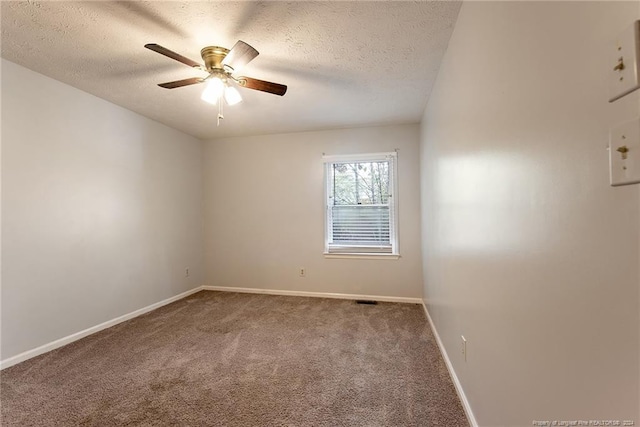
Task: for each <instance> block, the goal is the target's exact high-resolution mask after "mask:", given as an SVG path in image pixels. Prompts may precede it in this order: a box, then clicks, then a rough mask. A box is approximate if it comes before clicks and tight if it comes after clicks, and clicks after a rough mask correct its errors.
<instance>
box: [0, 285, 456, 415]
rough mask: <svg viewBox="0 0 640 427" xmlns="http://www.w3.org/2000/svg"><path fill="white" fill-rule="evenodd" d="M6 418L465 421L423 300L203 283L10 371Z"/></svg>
mask: <svg viewBox="0 0 640 427" xmlns="http://www.w3.org/2000/svg"><path fill="white" fill-rule="evenodd" d="M0 383H1V390H0V392H1V394H0V402H1V406H2V423H1V424H2V426H71V425H93V426H123V425H128V426H129V425H130V426H133V425H136V426H137V425H144V426H162V425H172V426H331V427H337V426H446V427H454V426H467V425H468V424H467V422H466V419H465V416H464V413H463V411H462V407H461V405H460V402H459V400H458V398H457V396H456V393H455V390H454V388H453V384H452V383H451V380H450V378H449V375H448V373H447V369H446V367H445V365H444V362H443V361H442V358H441V356H440V354H439V352H438V348H437V345H436V342H435V339H434V337H433V335H432V333H431V331H430V329H429V327H428V323H427V321H426V318H425V315H424V312H423V310H422V307H421V306H420V305H415V304H394V303H379V304H378V305H358V304H356V303H355V302H353V301H345V300H333V299H320V298H299V297H281V296H267V295H250V294H236V293H223V292H208V291H203V292H199V293H197V294H194V295H192V296H190V297H188V298H185V299H183V300H180V301H178V302H175V303H173V304H170V305H167V306H165V307H162V308H160V309H158V310H155V311H153V312H151V313H149V314H147V315H144V316H141V317H138V318H136V319H133V320H130V321H128V322H125V323H122V324H120V325H117V326H114V327H112V328H110V329H107V330H104V331H102V332H99V333H97V334H94V335H92V336H89V337H87V338H84V339H82V340H80V341H77V342H75V343H72V344H70V345H68V346H66V347H62V348H60V349H58V350H54V351H52V352H50V353H47V354H44V355H42V356H39V357H36V358H34V359H31V360H28V361H26V362H23V363H21V364H19V365H16V366H13V367H11V368H8V369H5V370H4V371H2V373H0Z"/></svg>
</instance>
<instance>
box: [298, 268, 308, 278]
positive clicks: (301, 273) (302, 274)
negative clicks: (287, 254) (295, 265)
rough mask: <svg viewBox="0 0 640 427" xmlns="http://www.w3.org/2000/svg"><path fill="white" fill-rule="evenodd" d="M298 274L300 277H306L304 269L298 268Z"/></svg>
mask: <svg viewBox="0 0 640 427" xmlns="http://www.w3.org/2000/svg"><path fill="white" fill-rule="evenodd" d="M299 274H300V277H305V276H306V274H307V271H306V270H305V268H304V267H300V270H299Z"/></svg>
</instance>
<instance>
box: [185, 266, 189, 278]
mask: <svg viewBox="0 0 640 427" xmlns="http://www.w3.org/2000/svg"><path fill="white" fill-rule="evenodd" d="M184 277H189V268H188V267H187V268H185V269H184Z"/></svg>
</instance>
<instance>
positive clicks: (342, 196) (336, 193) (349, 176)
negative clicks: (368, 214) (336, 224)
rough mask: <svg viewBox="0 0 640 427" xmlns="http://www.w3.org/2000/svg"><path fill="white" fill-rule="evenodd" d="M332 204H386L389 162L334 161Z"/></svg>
mask: <svg viewBox="0 0 640 427" xmlns="http://www.w3.org/2000/svg"><path fill="white" fill-rule="evenodd" d="M332 166H333V167H332V175H333V182H332V188H331V195H332V196H333V205H334V206H339V205H388V203H389V162H388V161H376V162H354V163H334V164H333V165H332Z"/></svg>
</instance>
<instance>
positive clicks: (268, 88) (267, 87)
mask: <svg viewBox="0 0 640 427" xmlns="http://www.w3.org/2000/svg"><path fill="white" fill-rule="evenodd" d="M236 81H237V82H238V84H239V85H240V86H242V87H246V88H249V89H255V90H261V91H262V92H268V93H273V94H274V95H280V96H282V95H284V94H285V93H287V86H286V85H281V84H278V83H272V82H266V81H264V80H258V79H252V78H251V77H238V79H237V80H236Z"/></svg>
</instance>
